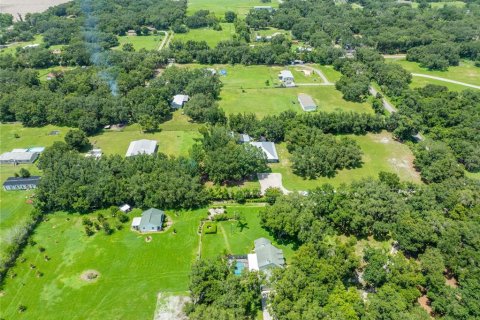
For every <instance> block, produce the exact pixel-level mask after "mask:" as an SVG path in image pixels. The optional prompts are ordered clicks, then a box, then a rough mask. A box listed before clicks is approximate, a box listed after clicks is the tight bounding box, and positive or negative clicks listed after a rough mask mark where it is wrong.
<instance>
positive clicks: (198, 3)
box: [187, 0, 278, 18]
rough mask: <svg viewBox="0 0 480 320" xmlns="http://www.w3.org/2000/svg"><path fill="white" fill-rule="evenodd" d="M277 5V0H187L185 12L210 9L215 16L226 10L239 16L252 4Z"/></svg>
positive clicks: (251, 6)
mask: <svg viewBox="0 0 480 320" xmlns="http://www.w3.org/2000/svg"><path fill="white" fill-rule="evenodd" d="M265 5H266V6H272V7H274V8H276V7H278V1H277V0H272V2H270V3H262V1H261V0H189V1H188V9H187V14H188V15H191V14H193V13H194V12H196V11H198V10H210V12H214V13H215V15H216V16H217V17H219V18H220V17H222V18H223V15H224V14H225V12H226V11H233V12H235V13H237V14H238V15H240V16H245V15H246V14H247V13H248V11H250V9H253V7H254V6H265Z"/></svg>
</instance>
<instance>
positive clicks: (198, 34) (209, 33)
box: [172, 23, 235, 48]
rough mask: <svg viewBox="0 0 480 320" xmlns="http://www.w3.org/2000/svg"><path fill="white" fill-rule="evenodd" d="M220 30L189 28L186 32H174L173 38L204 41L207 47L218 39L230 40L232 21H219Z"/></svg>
mask: <svg viewBox="0 0 480 320" xmlns="http://www.w3.org/2000/svg"><path fill="white" fill-rule="evenodd" d="M220 25H221V26H222V30H220V31H216V30H213V29H210V28H202V29H190V30H189V31H188V32H187V33H176V34H175V35H174V36H173V38H172V39H173V40H180V41H188V40H194V41H206V42H207V44H208V46H209V47H212V48H213V47H215V46H216V45H217V44H218V43H219V42H220V41H224V40H231V39H232V36H233V35H234V34H235V27H234V26H233V23H220Z"/></svg>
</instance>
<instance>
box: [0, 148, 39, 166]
mask: <svg viewBox="0 0 480 320" xmlns="http://www.w3.org/2000/svg"><path fill="white" fill-rule="evenodd" d="M37 158H38V152H30V151H26V149H13V150H12V151H11V152H5V153H2V154H1V155H0V163H2V164H7V163H13V164H19V163H33V162H34V161H35V160H36V159H37Z"/></svg>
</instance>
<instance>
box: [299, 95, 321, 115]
mask: <svg viewBox="0 0 480 320" xmlns="http://www.w3.org/2000/svg"><path fill="white" fill-rule="evenodd" d="M298 103H300V107H302V109H303V111H315V110H317V105H316V103H315V101H313V99H312V97H310V96H309V95H308V94H305V93H299V94H298Z"/></svg>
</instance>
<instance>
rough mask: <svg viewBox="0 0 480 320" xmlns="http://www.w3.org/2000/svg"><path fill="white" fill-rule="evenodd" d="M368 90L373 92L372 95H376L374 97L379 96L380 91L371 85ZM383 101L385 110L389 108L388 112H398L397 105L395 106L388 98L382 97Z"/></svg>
mask: <svg viewBox="0 0 480 320" xmlns="http://www.w3.org/2000/svg"><path fill="white" fill-rule="evenodd" d="M368 91H369V92H370V94H371V95H372V96H374V97H376V96H377V93H378V91H377V90H376V89H375V88H374V87H372V86H370V87H369V88H368ZM382 103H383V107H384V108H385V110H387V111H388V112H390V113H394V112H397V110H396V109H395V107H394V106H393V105H392V104H391V103H390V102H388V101H387V99H385V98H382Z"/></svg>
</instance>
